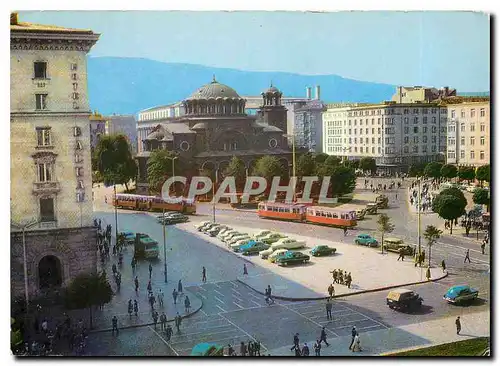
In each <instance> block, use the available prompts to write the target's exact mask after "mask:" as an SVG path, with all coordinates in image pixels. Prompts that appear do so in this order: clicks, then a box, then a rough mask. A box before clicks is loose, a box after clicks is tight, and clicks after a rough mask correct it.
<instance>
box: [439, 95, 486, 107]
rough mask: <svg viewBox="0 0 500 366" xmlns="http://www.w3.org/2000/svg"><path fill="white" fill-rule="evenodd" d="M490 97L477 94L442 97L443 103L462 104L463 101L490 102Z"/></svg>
mask: <svg viewBox="0 0 500 366" xmlns="http://www.w3.org/2000/svg"><path fill="white" fill-rule="evenodd" d="M489 102H490V97H475V96H459V97H455V96H453V97H448V98H442V99H441V104H443V105H448V104H462V103H489Z"/></svg>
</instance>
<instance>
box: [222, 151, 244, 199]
mask: <svg viewBox="0 0 500 366" xmlns="http://www.w3.org/2000/svg"><path fill="white" fill-rule="evenodd" d="M224 175H225V176H226V177H234V180H235V183H236V190H237V191H238V192H241V191H243V188H244V187H245V181H246V177H247V173H246V166H245V163H244V162H243V160H241V159H239V158H237V157H236V156H233V158H232V159H231V161H230V162H229V165H228V166H227V168H226V169H225V170H224Z"/></svg>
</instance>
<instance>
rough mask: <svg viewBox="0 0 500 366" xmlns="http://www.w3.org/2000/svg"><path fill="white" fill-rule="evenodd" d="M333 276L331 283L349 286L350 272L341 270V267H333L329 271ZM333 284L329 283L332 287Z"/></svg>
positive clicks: (350, 281)
mask: <svg viewBox="0 0 500 366" xmlns="http://www.w3.org/2000/svg"><path fill="white" fill-rule="evenodd" d="M330 273H331V274H332V277H333V284H335V283H338V284H339V285H345V286H347V288H351V283H352V276H351V272H349V273H347V271H342V270H341V269H334V270H333V271H330ZM333 284H332V285H331V286H332V287H333Z"/></svg>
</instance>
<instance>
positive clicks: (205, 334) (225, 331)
mask: <svg viewBox="0 0 500 366" xmlns="http://www.w3.org/2000/svg"><path fill="white" fill-rule="evenodd" d="M229 326H231V325H229ZM234 331H236V329H228V330H223V331H221V332H215V333H205V332H199V333H191V335H192V334H202V338H203V337H206V336H209V335H214V334H222V333H227V332H234ZM187 335H188V334H186V336H187ZM195 338H196V337H195ZM191 341H192V339H190V340H186V339H184V340H183V341H179V342H172V343H171V344H179V343H186V342H191Z"/></svg>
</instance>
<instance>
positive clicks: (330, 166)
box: [316, 155, 341, 177]
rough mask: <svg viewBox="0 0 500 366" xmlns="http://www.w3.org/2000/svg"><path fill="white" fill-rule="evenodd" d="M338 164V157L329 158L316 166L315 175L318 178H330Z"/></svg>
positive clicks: (339, 161)
mask: <svg viewBox="0 0 500 366" xmlns="http://www.w3.org/2000/svg"><path fill="white" fill-rule="evenodd" d="M340 163H341V160H340V158H339V157H337V156H333V155H332V156H329V157H328V158H327V159H326V160H325V161H324V162H323V163H322V164H316V175H318V176H319V177H326V176H331V175H333V172H334V171H335V169H336V168H337V167H339V166H340Z"/></svg>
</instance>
